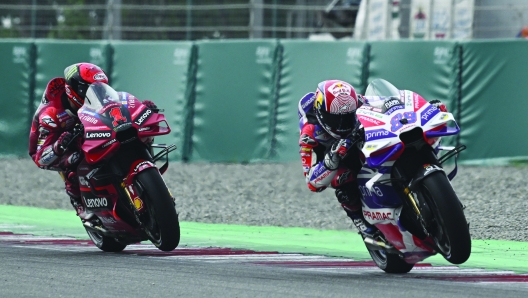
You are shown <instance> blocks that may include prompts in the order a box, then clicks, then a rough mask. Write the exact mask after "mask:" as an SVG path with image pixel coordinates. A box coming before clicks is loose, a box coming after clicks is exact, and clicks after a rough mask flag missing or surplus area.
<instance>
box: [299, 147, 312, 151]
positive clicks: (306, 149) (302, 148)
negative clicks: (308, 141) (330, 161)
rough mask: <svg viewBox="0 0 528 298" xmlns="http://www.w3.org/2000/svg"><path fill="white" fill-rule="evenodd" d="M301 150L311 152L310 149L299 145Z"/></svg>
mask: <svg viewBox="0 0 528 298" xmlns="http://www.w3.org/2000/svg"><path fill="white" fill-rule="evenodd" d="M301 151H304V152H311V151H312V149H310V148H304V147H301Z"/></svg>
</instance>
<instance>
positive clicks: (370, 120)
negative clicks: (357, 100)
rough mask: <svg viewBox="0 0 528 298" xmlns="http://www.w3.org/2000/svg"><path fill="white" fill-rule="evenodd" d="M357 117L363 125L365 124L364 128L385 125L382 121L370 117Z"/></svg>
mask: <svg viewBox="0 0 528 298" xmlns="http://www.w3.org/2000/svg"><path fill="white" fill-rule="evenodd" d="M357 117H358V119H359V121H361V124H363V126H365V127H372V126H378V125H384V124H385V122H382V121H379V120H377V119H374V118H370V117H367V116H363V115H358V116H357Z"/></svg>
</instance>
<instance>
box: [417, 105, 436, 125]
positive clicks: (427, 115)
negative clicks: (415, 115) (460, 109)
mask: <svg viewBox="0 0 528 298" xmlns="http://www.w3.org/2000/svg"><path fill="white" fill-rule="evenodd" d="M439 112H440V110H439V109H438V108H437V107H435V106H433V105H430V106H429V107H428V108H427V109H425V110H424V111H423V112H422V113H421V114H420V118H421V119H422V125H424V124H425V123H427V122H428V121H429V120H431V118H433V117H434V116H435V115H436V114H438V113H439Z"/></svg>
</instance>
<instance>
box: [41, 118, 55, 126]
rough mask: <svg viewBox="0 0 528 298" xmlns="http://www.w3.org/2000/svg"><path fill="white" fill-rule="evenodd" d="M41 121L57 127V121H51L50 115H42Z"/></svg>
mask: <svg viewBox="0 0 528 298" xmlns="http://www.w3.org/2000/svg"><path fill="white" fill-rule="evenodd" d="M42 123H44V124H46V125H48V126H51V127H57V123H55V121H53V119H52V118H51V117H50V116H44V117H42Z"/></svg>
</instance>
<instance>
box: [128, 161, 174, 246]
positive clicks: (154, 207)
mask: <svg viewBox="0 0 528 298" xmlns="http://www.w3.org/2000/svg"><path fill="white" fill-rule="evenodd" d="M136 182H137V183H139V184H140V188H141V189H143V193H142V195H141V198H142V199H143V201H144V202H145V207H146V208H147V210H148V219H147V220H146V222H144V224H145V229H146V232H147V235H148V236H149V240H150V241H151V242H152V243H153V244H154V245H155V246H156V247H157V248H158V249H160V250H162V251H172V250H174V249H175V248H176V247H177V246H178V244H179V243H180V223H179V221H178V214H177V213H176V208H175V206H174V200H173V199H172V196H171V194H170V192H169V189H168V188H167V186H166V185H165V181H163V178H162V177H161V174H160V172H159V171H158V169H156V168H149V169H146V170H144V171H142V172H140V173H139V174H138V175H137V178H136Z"/></svg>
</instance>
